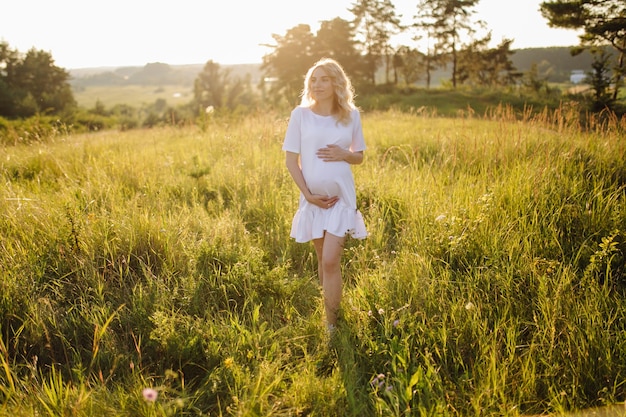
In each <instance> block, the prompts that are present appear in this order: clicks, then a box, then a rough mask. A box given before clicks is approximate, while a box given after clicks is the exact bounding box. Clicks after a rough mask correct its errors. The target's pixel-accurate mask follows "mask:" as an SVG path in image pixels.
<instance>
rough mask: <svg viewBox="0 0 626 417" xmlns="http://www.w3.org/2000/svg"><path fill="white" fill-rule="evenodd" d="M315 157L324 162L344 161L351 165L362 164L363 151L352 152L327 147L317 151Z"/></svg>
mask: <svg viewBox="0 0 626 417" xmlns="http://www.w3.org/2000/svg"><path fill="white" fill-rule="evenodd" d="M317 156H318V158H320V159H322V160H323V161H324V162H336V161H345V162H347V163H349V164H353V165H358V164H360V163H362V162H363V151H359V152H352V151H350V150H349V149H343V148H342V147H340V146H337V145H327V146H326V147H325V148H321V149H318V150H317Z"/></svg>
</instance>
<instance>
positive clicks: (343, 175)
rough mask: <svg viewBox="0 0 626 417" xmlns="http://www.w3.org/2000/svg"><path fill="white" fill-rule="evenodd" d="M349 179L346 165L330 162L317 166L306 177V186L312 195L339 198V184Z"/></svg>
mask: <svg viewBox="0 0 626 417" xmlns="http://www.w3.org/2000/svg"><path fill="white" fill-rule="evenodd" d="M351 177H352V171H350V165H349V164H348V163H345V162H330V163H324V164H320V165H318V166H317V169H316V170H315V172H314V173H313V174H312V175H307V178H306V184H307V186H308V187H309V190H310V191H311V192H312V193H313V194H320V195H327V196H331V197H333V196H340V195H341V186H340V184H342V183H344V182H345V181H346V180H348V179H349V178H351Z"/></svg>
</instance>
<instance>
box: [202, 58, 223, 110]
mask: <svg viewBox="0 0 626 417" xmlns="http://www.w3.org/2000/svg"><path fill="white" fill-rule="evenodd" d="M228 76H229V74H228V71H222V70H221V69H220V65H219V64H218V63H216V62H213V61H212V60H209V61H207V63H206V64H204V68H203V69H202V72H201V73H200V74H198V77H197V78H196V80H195V81H194V85H193V95H194V100H195V102H196V103H197V104H198V105H199V106H200V108H201V109H206V108H207V107H208V106H213V107H214V108H218V107H222V106H223V104H224V94H225V91H226V84H227V82H228Z"/></svg>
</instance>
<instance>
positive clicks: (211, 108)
mask: <svg viewBox="0 0 626 417" xmlns="http://www.w3.org/2000/svg"><path fill="white" fill-rule="evenodd" d="M214 111H215V108H214V107H213V106H208V107H207V108H206V109H205V110H204V112H205V113H206V114H213V112H214Z"/></svg>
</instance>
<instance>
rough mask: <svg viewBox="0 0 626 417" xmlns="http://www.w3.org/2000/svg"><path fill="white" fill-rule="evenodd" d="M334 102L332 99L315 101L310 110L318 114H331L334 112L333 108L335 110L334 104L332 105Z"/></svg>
mask: <svg viewBox="0 0 626 417" xmlns="http://www.w3.org/2000/svg"><path fill="white" fill-rule="evenodd" d="M333 104H334V103H333V102H332V101H317V102H316V103H315V104H314V105H313V106H312V107H311V110H313V111H314V112H315V113H317V114H319V115H320V116H331V115H332V114H334V110H335V108H334V107H335V106H334V105H333Z"/></svg>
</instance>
